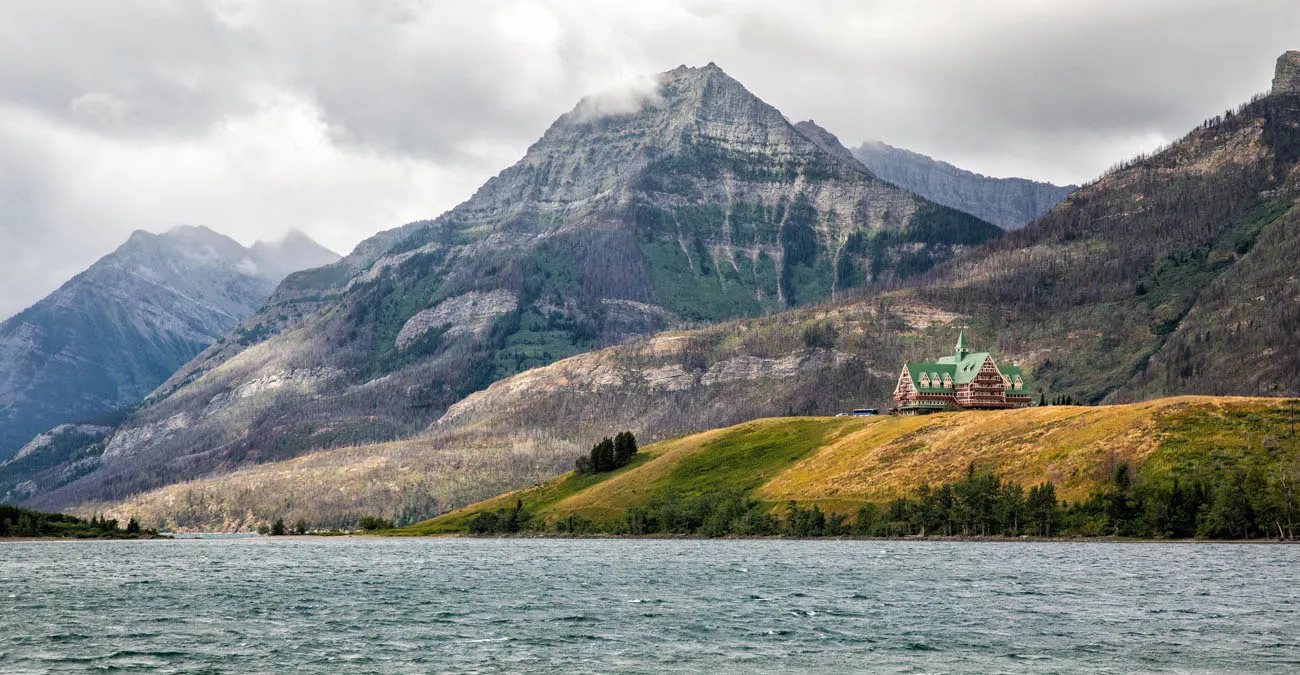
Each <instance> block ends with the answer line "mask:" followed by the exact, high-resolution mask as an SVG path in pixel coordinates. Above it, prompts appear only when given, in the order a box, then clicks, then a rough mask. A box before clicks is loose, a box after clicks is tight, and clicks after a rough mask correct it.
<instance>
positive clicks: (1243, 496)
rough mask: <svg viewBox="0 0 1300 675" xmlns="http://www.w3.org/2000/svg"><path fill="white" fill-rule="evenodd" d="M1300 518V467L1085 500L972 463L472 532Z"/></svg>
mask: <svg viewBox="0 0 1300 675" xmlns="http://www.w3.org/2000/svg"><path fill="white" fill-rule="evenodd" d="M1297 522H1300V467H1292V468H1290V469H1284V470H1281V471H1278V472H1273V473H1272V474H1269V473H1267V472H1265V471H1262V470H1260V469H1256V468H1247V469H1243V470H1230V471H1227V472H1218V473H1214V474H1211V473H1202V474H1198V475H1196V476H1193V477H1191V478H1190V479H1188V478H1182V479H1180V478H1178V477H1174V478H1173V479H1171V480H1170V481H1168V482H1158V481H1141V482H1137V481H1134V480H1133V478H1132V470H1131V468H1130V466H1129V465H1128V464H1127V463H1123V462H1121V463H1119V464H1118V465H1117V466H1116V467H1115V469H1114V473H1113V475H1112V476H1111V477H1110V479H1109V480H1108V481H1107V482H1106V483H1104V484H1103V485H1100V486H1099V487H1097V488H1096V489H1095V490H1094V491H1093V492H1092V493H1091V494H1090V495H1089V496H1088V497H1087V498H1086V499H1083V500H1079V501H1076V502H1068V501H1061V500H1059V499H1058V498H1057V495H1056V487H1055V486H1054V485H1053V484H1052V483H1050V482H1044V483H1041V484H1038V485H1033V486H1030V487H1029V488H1028V489H1025V487H1024V486H1022V485H1020V484H1019V483H1015V482H1013V481H1008V480H1005V479H1003V478H1001V477H999V476H998V475H996V474H994V473H988V472H978V471H976V470H975V468H974V466H973V465H972V466H971V467H970V468H969V469H968V471H967V472H966V474H965V475H963V476H962V477H961V478H959V479H957V480H954V481H949V482H945V483H942V484H940V485H938V486H930V485H922V486H920V487H918V488H916V489H915V490H914V491H913V492H912V493H911V494H910V495H908V496H905V497H899V498H897V499H894V500H892V501H890V502H888V503H886V504H883V505H878V504H874V503H866V504H863V505H861V506H860V507H859V508H858V509H857V511H856V512H855V513H854V514H853V515H852V516H850V515H848V514H845V513H838V512H832V511H823V510H822V508H821V507H820V506H818V505H815V504H814V505H812V506H803V505H800V504H799V503H797V502H794V501H791V502H789V503H787V504H786V505H785V506H784V507H780V508H775V509H774V508H772V507H771V505H770V504H768V503H764V502H761V501H759V500H756V499H753V498H751V497H749V496H747V495H746V494H744V493H743V492H741V491H730V492H718V493H712V494H705V495H694V496H687V495H668V496H661V497H656V498H654V499H651V500H650V501H649V502H647V503H646V504H644V505H642V506H635V507H632V508H629V509H627V511H626V512H625V513H624V514H623V516H622V517H621V518H619V519H618V520H616V521H611V522H596V521H592V520H590V519H587V518H584V517H582V516H578V515H570V516H567V517H565V518H562V519H559V520H555V521H550V522H547V521H544V520H542V519H537V518H534V517H533V516H532V514H530V513H528V512H527V511H526V510H525V509H524V505H523V502H522V501H520V500H516V502H515V505H514V507H513V508H511V509H501V510H498V511H496V512H488V513H482V514H479V516H478V517H477V518H476V519H475V520H474V521H472V522H471V523H470V526H469V531H470V533H471V534H479V535H493V534H514V533H520V532H534V533H538V534H556V535H576V534H611V535H625V536H647V535H684V536H701V537H728V536H742V537H743V536H786V537H902V536H950V537H1020V536H1035V537H1057V536H1060V537H1100V536H1111V537H1132V538H1198V539H1259V538H1271V539H1283V540H1294V539H1295V536H1296V524H1297Z"/></svg>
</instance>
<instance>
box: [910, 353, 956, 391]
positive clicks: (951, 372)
mask: <svg viewBox="0 0 1300 675" xmlns="http://www.w3.org/2000/svg"><path fill="white" fill-rule="evenodd" d="M903 367H904V368H905V369H907V376H908V377H910V378H912V386H913V387H916V390H917V391H920V392H925V393H939V394H943V393H950V392H952V388H946V389H945V388H944V387H922V386H921V374H922V373H925V374H927V375H930V376H931V378H933V376H934V375H936V374H937V375H938V376H939V381H940V382H942V381H943V376H944V375H945V374H946V375H948V376H949V377H952V378H953V380H954V384H956V382H955V380H956V376H955V368H954V366H953V365H952V364H950V363H927V362H924V361H908V362H907V363H905V364H903Z"/></svg>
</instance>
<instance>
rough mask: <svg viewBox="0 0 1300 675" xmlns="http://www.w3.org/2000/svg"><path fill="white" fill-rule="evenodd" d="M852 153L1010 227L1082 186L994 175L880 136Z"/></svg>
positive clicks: (898, 180)
mask: <svg viewBox="0 0 1300 675" xmlns="http://www.w3.org/2000/svg"><path fill="white" fill-rule="evenodd" d="M853 156H854V157H855V158H856V159H857V160H858V161H860V162H862V164H863V166H865V167H867V169H869V170H870V171H871V172H872V173H874V174H876V175H877V176H879V177H880V178H882V179H884V180H887V181H889V182H891V183H893V184H894V185H897V186H899V187H901V188H904V189H907V190H911V191H912V192H915V193H916V194H918V195H921V196H922V197H925V198H926V199H929V200H931V201H933V202H935V203H938V204H943V205H944V206H951V207H952V208H954V209H958V210H960V211H965V212H966V213H969V214H971V215H974V216H977V217H979V218H983V219H984V220H987V221H989V222H990V223H993V224H995V225H998V226H999V227H1001V228H1003V229H1006V230H1014V229H1017V228H1021V227H1024V226H1025V225H1026V224H1028V223H1029V222H1031V221H1033V220H1034V219H1035V218H1038V217H1040V216H1042V215H1043V214H1045V213H1047V212H1048V211H1050V210H1051V209H1052V207H1054V206H1056V205H1057V204H1059V203H1061V201H1062V200H1064V199H1065V198H1066V197H1067V196H1068V195H1069V194H1070V193H1071V192H1074V191H1075V190H1077V189H1078V188H1079V186H1077V185H1064V186H1062V185H1053V184H1051V183H1040V182H1038V181H1033V180H1028V179H1025V178H990V177H989V176H984V175H981V174H978V173H974V172H971V171H966V170H965V169H959V168H957V167H955V166H953V165H951V164H949V163H947V162H941V161H939V160H936V159H932V158H930V157H927V156H926V155H922V154H919V153H915V152H912V151H910V150H904V149H902V148H895V147H893V146H891V145H886V144H884V143H881V142H879V141H871V142H867V143H863V144H862V145H859V146H858V147H856V148H854V149H853Z"/></svg>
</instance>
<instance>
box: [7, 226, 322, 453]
mask: <svg viewBox="0 0 1300 675" xmlns="http://www.w3.org/2000/svg"><path fill="white" fill-rule="evenodd" d="M337 257H338V256H336V255H334V254H333V253H331V252H330V251H328V250H326V249H324V248H322V247H320V246H319V245H317V244H315V242H312V241H311V240H310V239H308V238H306V236H305V235H302V234H297V233H295V234H292V235H290V236H289V237H287V238H286V239H284V240H283V241H280V242H276V243H272V244H265V243H258V244H256V245H254V246H253V247H252V248H244V247H243V246H241V245H240V244H239V243H237V242H235V241H234V240H232V239H230V238H228V237H224V236H222V235H220V234H217V233H216V232H213V231H212V230H209V229H207V228H204V227H178V228H176V229H173V230H171V231H169V232H166V233H164V234H150V233H148V232H143V231H137V232H135V233H134V234H132V235H131V237H130V238H129V239H128V240H127V241H126V243H124V244H122V245H121V246H120V247H119V248H118V249H117V250H116V251H114V252H112V253H110V254H108V255H106V256H104V257H103V258H101V259H100V260H99V261H98V262H96V263H95V264H94V265H92V266H91V267H90V268H89V269H87V270H86V271H84V272H82V273H81V274H78V275H77V276H76V277H74V278H72V279H71V280H70V281H68V282H67V283H65V284H63V285H62V286H61V287H59V289H58V290H56V291H54V292H53V293H51V294H50V295H48V296H46V297H45V298H44V299H42V300H41V301H39V302H37V303H36V304H35V305H33V306H32V307H30V308H28V309H26V310H24V311H23V312H20V313H19V314H17V315H15V316H13V317H11V318H10V319H8V320H6V321H5V322H3V323H0V459H4V458H7V457H9V456H10V455H12V454H13V453H14V452H15V451H16V450H17V449H18V448H19V447H21V446H22V445H23V444H24V443H26V442H27V441H29V440H31V439H32V437H33V436H34V435H35V434H37V433H39V432H42V431H45V430H47V429H49V428H51V427H53V426H55V425H57V424H62V423H65V422H71V421H74V420H85V419H90V418H93V417H96V416H99V415H102V414H104V413H107V412H110V411H113V410H116V409H118V408H122V407H124V406H130V405H133V404H135V403H137V402H139V401H140V400H141V399H143V398H144V397H145V396H146V395H147V394H148V393H149V392H150V391H152V390H153V389H154V388H155V387H157V386H158V385H159V384H161V383H162V382H163V381H165V380H166V379H167V378H168V377H169V376H170V375H171V374H172V373H173V372H174V371H175V370H176V369H177V368H178V367H180V366H181V365H183V364H184V363H185V362H187V361H189V360H190V359H191V358H193V357H194V356H195V355H196V354H198V353H199V352H200V351H202V350H203V349H204V348H206V347H208V346H209V345H211V344H212V343H214V342H216V341H217V340H219V339H220V338H221V337H222V336H224V335H225V334H226V333H227V332H228V331H229V330H230V329H231V328H232V327H234V326H235V324H237V323H239V322H240V321H242V320H243V319H244V318H246V317H248V316H249V315H251V314H252V313H253V312H254V311H256V310H257V309H258V307H260V306H261V304H262V302H264V301H265V300H266V298H267V297H268V296H269V295H270V294H271V291H272V290H273V289H274V288H275V285H276V284H277V283H278V282H279V281H280V279H282V278H283V277H284V276H285V274H287V273H288V272H289V271H292V270H294V269H298V268H299V267H300V266H303V265H306V266H319V265H321V264H325V263H329V262H332V261H333V260H335V259H337Z"/></svg>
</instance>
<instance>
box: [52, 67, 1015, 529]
mask: <svg viewBox="0 0 1300 675" xmlns="http://www.w3.org/2000/svg"><path fill="white" fill-rule="evenodd" d="M837 145H838V144H837ZM840 150H841V151H842V150H843V148H842V147H841V148H840ZM1000 234H1001V232H1000V231H999V230H998V228H996V227H995V226H993V225H991V224H989V223H986V222H983V221H981V220H979V219H977V218H974V217H972V216H969V215H967V214H964V213H960V212H958V211H955V210H952V209H948V208H946V207H943V206H939V205H936V204H933V203H930V202H927V201H926V200H924V199H921V198H919V197H917V196H915V195H913V194H912V193H909V192H907V191H905V190H902V189H900V188H898V187H896V186H894V185H891V184H889V183H886V182H884V181H880V180H878V179H876V178H875V177H873V176H872V175H871V174H870V173H869V172H866V171H865V170H863V168H862V167H861V165H859V164H857V163H856V162H854V161H852V159H851V158H850V157H848V156H847V153H844V152H835V151H828V150H827V149H826V148H824V147H823V145H822V144H819V143H818V142H814V140H812V139H810V138H809V137H808V136H807V135H805V134H804V133H802V132H801V131H800V130H798V129H796V128H795V127H794V126H793V125H791V124H790V123H789V122H788V121H787V120H786V119H785V118H784V117H783V116H782V115H781V113H780V112H779V111H777V110H776V109H775V108H772V107H771V106H769V105H767V104H766V103H764V102H763V101H761V100H760V99H758V98H757V97H755V96H754V95H753V94H751V93H749V92H748V91H747V90H746V89H745V88H744V87H743V86H742V85H741V84H740V83H739V82H737V81H735V80H734V79H732V78H730V77H728V76H727V75H726V74H725V73H724V72H723V71H722V70H721V69H719V68H718V67H716V66H714V65H713V64H710V65H708V66H706V67H703V68H687V67H681V68H677V69H675V70H672V71H669V72H667V73H664V74H663V75H662V76H661V77H660V79H659V81H658V87H657V89H656V90H655V91H653V92H646V93H645V94H644V95H642V96H641V97H640V98H639V99H637V101H636V103H635V104H634V105H632V106H630V107H626V106H625V107H623V108H616V109H614V110H613V111H611V110H610V108H609V106H608V104H607V102H606V101H603V100H601V99H589V100H584V101H583V102H580V103H579V104H578V106H577V107H575V108H574V109H573V110H572V111H570V112H569V113H566V114H565V115H563V116H562V117H560V119H558V120H557V121H556V122H555V123H554V124H553V125H552V126H551V127H550V129H548V130H547V131H546V133H545V134H544V135H543V136H542V138H541V139H540V140H538V141H537V142H536V143H535V144H533V146H532V147H530V148H529V149H528V152H527V154H526V155H525V156H524V157H523V158H522V159H521V160H520V161H519V162H518V163H516V164H515V165H513V166H511V167H509V168H507V169H505V170H504V171H502V172H501V173H500V174H499V175H497V176H496V177H494V178H492V179H491V180H489V181H488V182H487V183H486V184H484V185H483V186H482V187H481V188H480V189H479V190H478V191H477V192H476V193H475V194H474V195H473V196H472V197H471V198H470V199H469V200H468V201H466V202H465V203H463V204H461V205H459V206H457V207H456V208H454V209H452V210H451V211H449V212H448V213H446V214H444V215H442V216H440V217H438V218H437V219H435V220H432V221H423V222H419V223H413V224H411V225H408V226H405V227H403V228H399V229H398V230H394V231H389V232H385V233H381V234H379V235H377V236H376V237H374V238H372V239H371V240H369V241H367V242H363V243H362V244H361V245H360V246H358V247H357V249H356V250H355V251H354V252H353V253H352V254H351V255H349V256H347V257H346V258H344V259H343V260H342V261H340V262H339V263H336V264H334V265H330V266H328V267H324V268H320V269H316V270H311V271H307V272H302V273H298V274H295V275H292V276H290V277H289V278H288V279H286V280H285V282H284V283H283V284H281V285H280V287H279V289H278V290H277V291H276V293H275V295H274V296H273V297H272V298H271V299H270V301H268V303H267V304H266V306H265V308H264V309H263V310H262V311H261V312H259V313H258V314H256V315H255V316H253V317H251V318H249V319H248V320H246V321H244V322H243V323H242V324H241V325H240V326H239V327H238V328H236V329H235V330H234V331H233V332H232V333H231V334H230V335H229V337H228V339H226V340H224V341H223V342H221V343H219V344H217V345H214V346H213V347H212V348H210V349H209V350H207V351H206V352H205V353H204V354H202V355H200V356H199V357H198V358H197V359H195V360H194V361H192V362H191V363H189V364H187V365H186V366H185V367H183V368H181V369H180V370H179V371H177V373H176V374H175V375H174V376H173V377H172V378H171V379H170V380H169V381H168V382H166V383H165V384H164V385H163V386H161V387H160V388H159V389H158V390H157V391H156V392H155V393H154V394H153V395H152V396H151V398H150V401H149V405H148V406H147V407H146V408H145V409H143V410H141V411H140V412H139V413H138V414H136V415H135V416H133V417H132V418H131V419H130V420H128V421H127V422H126V423H125V424H124V425H123V426H122V427H121V428H120V429H119V430H118V431H117V432H116V433H115V434H114V435H113V437H112V439H111V440H110V441H109V443H108V445H107V448H106V449H105V451H104V453H103V458H104V463H103V466H102V467H101V468H100V470H99V471H97V472H96V473H95V474H94V475H92V476H88V477H86V478H85V479H83V480H80V481H77V482H75V483H73V484H70V485H67V486H65V487H63V488H61V489H60V490H58V491H57V493H55V494H50V495H45V496H40V497H36V498H34V499H38V500H44V501H42V502H41V503H43V504H46V505H54V504H59V505H63V504H70V503H75V502H77V501H80V500H83V499H87V498H121V497H124V496H126V495H129V494H131V493H133V492H136V491H138V490H143V489H148V488H152V487H156V486H158V485H161V484H165V483H167V482H171V481H174V480H185V479H191V478H195V477H198V476H202V475H205V474H208V473H211V472H214V471H220V472H224V471H228V470H230V469H232V468H236V467H240V466H245V465H249V464H253V463H261V462H268V461H273V460H278V459H284V458H288V457H293V456H296V455H299V454H303V453H306V452H310V451H314V450H319V449H322V448H330V447H338V446H347V445H351V444H356V443H364V442H374V441H387V440H392V439H397V438H404V437H409V436H410V435H412V434H414V433H417V432H419V431H420V430H422V429H423V428H424V427H426V426H427V425H428V424H429V423H430V422H432V421H433V420H435V419H437V417H438V416H439V415H440V414H441V413H442V412H443V411H444V410H445V409H446V408H447V407H448V406H449V405H451V404H453V403H455V402H456V401H458V400H460V399H461V398H463V397H464V396H465V395H467V394H469V393H471V392H473V391H476V390H479V389H482V388H484V387H486V386H487V385H488V384H490V383H491V382H493V381H495V380H498V379H500V378H502V377H507V376H510V375H512V374H514V373H518V372H521V371H525V370H528V369H529V368H534V367H539V366H544V365H546V364H548V363H551V362H553V361H556V360H558V359H561V358H563V357H566V356H570V355H573V354H578V353H581V352H585V351H588V350H591V349H594V348H599V347H602V346H605V345H609V344H615V343H619V342H624V341H627V340H629V339H635V338H637V337H641V336H645V335H648V334H651V333H653V332H655V331H658V330H662V329H664V328H667V327H672V326H674V325H679V324H684V323H692V324H700V323H706V322H714V321H719V320H724V319H729V318H733V317H738V316H747V315H757V314H761V313H764V312H767V311H771V310H776V309H782V308H789V307H796V306H803V305H810V304H813V303H817V302H821V301H824V300H826V299H828V298H829V297H831V295H832V294H833V293H835V292H839V291H842V290H847V289H850V288H855V287H862V286H867V285H869V284H871V283H873V282H881V281H885V280H891V279H899V278H905V277H908V276H914V275H917V274H920V273H923V272H924V271H925V270H927V269H929V268H930V267H932V266H933V265H935V264H937V263H939V262H941V261H943V260H947V259H949V258H951V257H952V256H953V255H955V254H956V253H957V252H959V251H961V250H963V249H964V248H968V247H970V246H973V245H978V244H981V243H983V242H985V241H987V240H988V239H990V238H992V237H996V236H999V235H1000ZM178 458H183V461H178Z"/></svg>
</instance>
